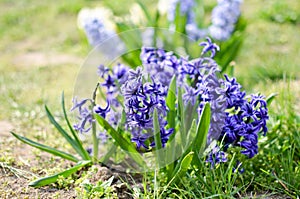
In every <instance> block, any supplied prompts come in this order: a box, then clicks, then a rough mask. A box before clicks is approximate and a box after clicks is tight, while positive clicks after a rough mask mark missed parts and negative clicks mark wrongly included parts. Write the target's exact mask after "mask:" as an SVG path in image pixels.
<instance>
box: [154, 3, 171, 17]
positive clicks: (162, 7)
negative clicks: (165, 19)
mask: <svg viewBox="0 0 300 199" xmlns="http://www.w3.org/2000/svg"><path fill="white" fill-rule="evenodd" d="M172 1H173V0H159V1H158V5H157V9H158V11H159V13H160V14H161V15H165V14H167V13H168V11H169V7H170V5H171V3H172Z"/></svg>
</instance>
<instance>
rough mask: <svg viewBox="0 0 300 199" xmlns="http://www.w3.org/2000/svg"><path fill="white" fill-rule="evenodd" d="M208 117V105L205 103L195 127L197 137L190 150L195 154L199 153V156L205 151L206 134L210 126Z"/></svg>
mask: <svg viewBox="0 0 300 199" xmlns="http://www.w3.org/2000/svg"><path fill="white" fill-rule="evenodd" d="M210 117H211V110H210V105H209V103H206V104H205V106H204V108H203V110H202V113H201V116H200V121H199V123H198V126H197V135H196V137H195V139H194V142H193V144H192V149H193V151H195V152H196V153H197V154H199V153H200V154H201V153H202V152H203V151H204V149H205V146H206V140H207V134H208V130H209V125H210Z"/></svg>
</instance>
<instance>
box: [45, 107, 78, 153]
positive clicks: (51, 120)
mask: <svg viewBox="0 0 300 199" xmlns="http://www.w3.org/2000/svg"><path fill="white" fill-rule="evenodd" d="M45 109H46V113H47V116H48V118H49V120H50V122H51V123H52V124H53V125H54V126H55V127H56V129H57V130H58V132H60V134H61V135H62V136H63V137H64V138H65V139H66V140H67V141H68V142H69V144H70V145H71V146H72V147H73V148H74V149H75V151H76V152H77V153H78V154H79V155H80V156H82V154H81V150H80V149H79V147H78V145H77V143H76V142H75V141H74V140H73V139H72V138H71V137H70V135H69V134H68V133H67V132H66V131H65V130H64V129H63V128H62V127H61V126H60V125H59V124H58V123H57V122H56V120H55V119H54V117H53V115H52V114H51V112H50V111H49V109H48V107H47V106H45Z"/></svg>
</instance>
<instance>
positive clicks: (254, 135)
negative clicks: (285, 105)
mask: <svg viewBox="0 0 300 199" xmlns="http://www.w3.org/2000/svg"><path fill="white" fill-rule="evenodd" d="M225 78H226V80H225V81H224V82H225V89H226V90H225V95H226V100H227V108H228V109H229V110H231V111H229V112H227V113H226V115H227V117H226V120H225V126H224V128H223V131H222V136H225V139H224V144H225V147H228V146H229V145H232V146H239V147H242V148H243V150H242V151H241V153H242V154H244V155H246V156H248V157H249V158H252V157H254V156H255V155H256V154H257V153H258V146H257V143H258V133H260V132H263V135H265V134H266V132H267V130H268V129H267V126H266V121H267V120H268V118H269V117H268V109H267V104H266V101H265V100H264V97H263V96H262V95H259V94H258V95H252V96H251V97H249V98H250V99H248V98H247V97H246V94H245V92H242V91H240V88H241V85H240V84H238V83H237V82H236V80H235V79H234V78H232V79H230V78H229V77H228V76H225Z"/></svg>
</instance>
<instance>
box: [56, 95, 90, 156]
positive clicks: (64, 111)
mask: <svg viewBox="0 0 300 199" xmlns="http://www.w3.org/2000/svg"><path fill="white" fill-rule="evenodd" d="M61 105H62V109H63V113H64V117H65V120H66V122H67V125H68V127H69V129H70V131H71V133H72V135H73V137H74V141H75V143H76V145H77V147H78V148H79V150H80V154H79V155H80V156H81V157H82V159H84V160H90V159H91V157H90V155H89V154H88V152H87V151H86V150H85V149H84V148H83V146H82V142H81V141H80V140H79V138H78V136H77V132H75V131H74V129H73V127H72V125H71V123H70V121H69V118H68V115H67V112H66V107H65V97H64V93H62V95H61Z"/></svg>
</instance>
